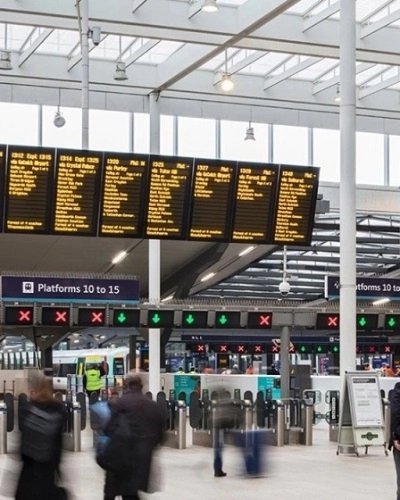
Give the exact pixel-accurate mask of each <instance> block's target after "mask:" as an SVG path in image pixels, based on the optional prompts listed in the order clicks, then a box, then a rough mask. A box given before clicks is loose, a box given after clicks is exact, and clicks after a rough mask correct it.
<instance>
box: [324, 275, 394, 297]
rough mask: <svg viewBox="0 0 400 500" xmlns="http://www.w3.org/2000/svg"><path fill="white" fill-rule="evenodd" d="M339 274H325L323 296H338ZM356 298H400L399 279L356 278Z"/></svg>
mask: <svg viewBox="0 0 400 500" xmlns="http://www.w3.org/2000/svg"><path fill="white" fill-rule="evenodd" d="M339 292H340V280H339V276H325V298H327V299H336V298H339ZM356 296H357V299H382V298H386V297H387V298H388V299H390V300H400V279H393V278H364V277H362V278H360V277H358V278H356Z"/></svg>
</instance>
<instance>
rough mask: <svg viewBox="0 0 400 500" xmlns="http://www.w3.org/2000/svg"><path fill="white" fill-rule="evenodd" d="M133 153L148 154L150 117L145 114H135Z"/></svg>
mask: <svg viewBox="0 0 400 500" xmlns="http://www.w3.org/2000/svg"><path fill="white" fill-rule="evenodd" d="M133 151H134V152H135V153H149V152H150V117H149V115H148V114H147V113H135V115H134V124H133Z"/></svg>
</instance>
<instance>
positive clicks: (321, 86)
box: [313, 63, 375, 95]
mask: <svg viewBox="0 0 400 500" xmlns="http://www.w3.org/2000/svg"><path fill="white" fill-rule="evenodd" d="M374 66H375V64H372V63H361V64H357V66H356V75H359V74H360V73H363V72H364V71H367V70H368V69H371V68H372V67H374ZM338 83H340V75H337V76H335V77H333V78H330V79H329V80H325V81H324V82H320V83H316V84H315V85H314V88H313V95H316V94H319V92H323V91H324V90H327V89H330V88H331V87H334V86H335V85H337V84H338Z"/></svg>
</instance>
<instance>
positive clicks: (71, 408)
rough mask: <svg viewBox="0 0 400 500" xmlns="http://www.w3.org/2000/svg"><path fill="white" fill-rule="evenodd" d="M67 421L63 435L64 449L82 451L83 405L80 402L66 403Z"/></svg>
mask: <svg viewBox="0 0 400 500" xmlns="http://www.w3.org/2000/svg"><path fill="white" fill-rule="evenodd" d="M66 408H67V421H66V429H65V431H64V434H63V449H64V450H68V451H82V447H81V405H80V404H79V403H78V402H72V401H69V402H66Z"/></svg>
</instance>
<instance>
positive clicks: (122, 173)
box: [99, 153, 148, 238]
mask: <svg viewBox="0 0 400 500" xmlns="http://www.w3.org/2000/svg"><path fill="white" fill-rule="evenodd" d="M147 169H148V155H143V156H141V155H134V154H118V153H104V165H103V185H102V196H101V212H100V225H99V236H120V237H121V236H129V237H131V238H138V237H140V236H141V233H142V224H143V212H144V194H145V183H146V174H147Z"/></svg>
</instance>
